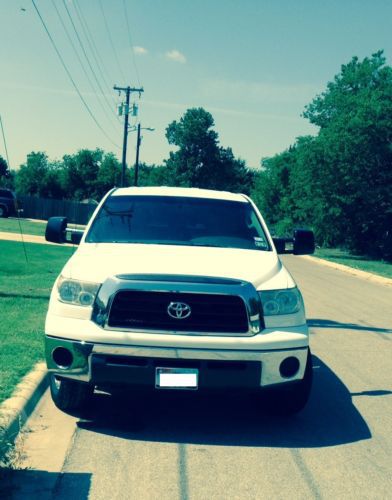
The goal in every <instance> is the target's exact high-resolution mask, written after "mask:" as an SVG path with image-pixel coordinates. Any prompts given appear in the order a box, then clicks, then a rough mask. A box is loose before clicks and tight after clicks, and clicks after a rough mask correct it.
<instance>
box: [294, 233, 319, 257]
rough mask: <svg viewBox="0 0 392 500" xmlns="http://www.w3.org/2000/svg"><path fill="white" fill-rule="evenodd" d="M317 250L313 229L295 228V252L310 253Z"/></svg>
mask: <svg viewBox="0 0 392 500" xmlns="http://www.w3.org/2000/svg"><path fill="white" fill-rule="evenodd" d="M314 251H315V241H314V234H313V231H310V230H308V229H295V230H294V238H293V254H294V255H308V254H312V253H314Z"/></svg>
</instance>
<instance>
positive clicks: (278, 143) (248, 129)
mask: <svg viewBox="0 0 392 500" xmlns="http://www.w3.org/2000/svg"><path fill="white" fill-rule="evenodd" d="M35 3H36V5H37V7H38V9H39V11H40V13H41V15H42V17H43V19H44V20H45V22H46V25H47V28H48V30H49V31H50V33H51V35H52V37H53V39H54V41H55V43H56V45H57V47H58V49H59V51H60V53H61V55H62V57H63V59H64V61H65V63H66V65H67V67H68V69H69V71H70V73H71V75H72V78H73V79H74V81H75V83H76V85H77V87H78V88H79V90H80V92H81V94H82V96H83V98H84V99H85V102H86V103H87V105H88V106H89V108H90V109H91V111H92V113H93V115H94V116H95V118H96V120H97V121H98V122H99V123H100V125H101V127H102V128H103V129H104V130H105V133H106V135H108V136H109V137H110V140H109V139H108V138H107V137H106V135H104V134H103V133H102V131H101V130H100V129H99V128H98V127H97V126H96V124H95V123H94V121H93V120H92V119H91V117H90V116H89V114H88V112H87V111H86V109H85V108H84V106H83V104H82V102H81V100H80V98H79V96H78V94H77V93H76V92H75V90H74V88H73V86H72V84H71V83H70V80H69V78H68V76H67V74H66V72H65V71H64V69H63V67H62V66H61V63H60V61H59V59H58V56H57V55H56V53H55V51H54V49H53V47H52V46H51V44H50V41H49V39H48V36H47V34H46V33H45V30H44V28H43V26H42V24H41V21H40V19H39V17H38V15H37V12H36V10H35V8H34V5H33V3H32V1H31V0H18V1H16V0H1V1H0V18H1V21H2V22H1V25H2V29H1V43H0V57H1V78H0V114H1V116H2V120H3V124H4V126H5V132H6V136H7V142H8V152H9V156H10V162H11V166H13V167H14V168H16V167H18V166H19V165H20V164H21V163H22V162H24V161H25V159H26V155H27V153H29V152H31V151H45V152H47V154H48V155H49V157H50V158H51V159H56V158H61V157H62V156H63V155H64V154H68V153H73V152H75V151H76V150H78V149H80V148H84V147H86V148H92V149H94V148H96V147H100V148H103V149H104V150H105V151H113V152H114V153H115V154H116V155H117V156H118V158H121V146H122V123H121V121H120V120H119V119H118V118H117V117H116V114H115V111H116V105H117V104H118V103H119V102H121V100H120V98H119V97H118V95H117V94H116V92H114V91H113V89H112V87H113V85H114V84H117V85H121V86H126V85H128V84H130V85H131V86H139V84H140V85H142V86H143V87H144V90H145V92H144V94H143V95H142V99H141V100H140V101H139V100H138V99H137V96H136V95H134V98H135V99H136V100H137V102H138V104H139V119H140V121H141V123H142V126H144V127H154V128H155V131H154V132H149V131H145V132H144V133H143V143H142V149H141V160H142V161H146V162H148V163H161V162H162V160H163V159H164V158H167V157H168V154H169V151H170V148H171V147H170V146H169V145H168V143H167V141H166V138H165V128H166V127H167V125H168V124H169V123H170V122H171V121H172V120H178V119H179V118H180V117H181V116H182V114H183V113H184V112H185V111H186V109H187V108H189V107H199V106H202V107H204V108H205V109H207V110H208V111H210V112H211V113H212V115H213V117H214V120H215V129H216V131H217V132H218V134H219V137H220V142H221V145H222V146H225V147H227V146H230V147H232V149H233V151H234V154H235V155H236V156H239V157H241V158H243V159H244V160H246V162H247V164H248V166H250V167H257V166H258V165H259V164H260V159H261V158H262V157H266V156H271V155H273V154H275V153H278V152H280V151H283V150H284V149H286V148H287V147H288V146H289V145H290V144H292V143H293V142H294V141H295V138H296V137H298V136H300V135H304V134H312V133H316V132H317V130H316V129H315V128H314V127H312V126H311V125H310V124H309V123H308V122H307V120H305V119H304V118H302V117H301V113H302V111H303V109H304V106H305V105H306V104H308V103H309V102H310V101H311V100H312V98H313V97H314V96H315V95H317V94H318V93H320V92H322V91H323V90H324V89H325V87H326V84H327V82H328V81H329V80H331V79H332V78H333V77H334V75H335V74H337V73H338V72H339V70H340V66H341V65H342V64H344V63H346V62H348V61H349V60H350V59H351V57H352V56H354V55H356V56H358V57H360V58H363V57H365V56H369V55H371V54H372V53H374V52H376V51H377V50H379V49H384V51H385V55H386V57H387V61H388V63H389V64H391V60H392V37H391V25H392V23H391V22H392V2H391V1H390V0H373V1H370V0H369V1H364V0H356V1H353V0H341V1H337V0H329V1H328V2H327V1H323V2H322V1H317V0H313V1H310V0H309V1H308V0H297V1H289V0H281V1H279V0H275V1H269V0H209V1H206V0H193V1H190V0H139V1H135V0H64V1H63V0H35ZM101 5H102V8H103V13H104V15H105V17H104V16H103V14H102V10H101ZM65 6H67V8H68V10H69V12H70V15H71V17H72V19H73V21H74V24H75V27H76V30H77V32H78V34H79V36H80V39H81V40H82V43H83V47H84V49H85V51H86V53H87V55H88V56H89V60H90V64H91V66H92V67H93V69H94V71H95V72H96V78H97V80H98V82H99V84H100V87H101V90H102V92H101V91H100V89H99V88H98V85H97V83H96V80H95V78H94V76H93V75H92V74H91V72H90V68H89V66H88V63H87V62H86V60H85V58H84V54H83V52H82V51H81V48H80V45H79V42H78V39H77V37H76V34H75V32H74V31H73V28H72V25H71V23H70V20H69V17H68V14H67V11H66V9H65ZM124 6H125V7H124ZM56 7H57V10H58V12H59V14H60V17H59V16H58V14H57V11H56ZM124 8H126V9H127V10H126V12H127V15H128V20H129V27H130V31H128V29H127V23H126V17H125V11H124ZM78 9H79V10H78ZM78 12H79V14H80V13H81V14H82V20H83V19H84V20H85V22H86V23H87V27H88V30H89V31H90V33H91V36H92V42H91V41H90V43H92V44H93V47H95V48H96V51H97V54H96V55H95V58H94V56H93V55H92V54H91V49H90V45H89V42H88V40H86V38H85V34H84V31H83V28H82V26H81V24H80V20H79V17H78ZM105 20H106V21H105ZM61 21H62V22H63V23H64V25H65V26H66V28H67V30H68V33H69V35H70V37H71V38H72V41H73V44H74V46H75V48H76V49H77V51H78V54H79V57H80V59H81V60H82V62H83V66H84V70H83V68H82V67H81V64H80V62H79V60H78V58H77V56H76V55H75V53H74V51H73V49H72V46H71V44H70V42H69V40H68V38H67V36H66V33H65V31H64V28H63V25H62V22H61ZM106 25H107V26H108V29H109V34H108V31H107V28H106ZM112 42H113V46H114V49H113V47H112ZM131 42H132V43H131ZM86 72H87V74H88V77H89V80H90V81H91V84H90V83H89V81H88V79H87V76H86ZM113 143H115V144H117V146H115V145H114V144H113ZM0 154H1V155H2V156H5V151H4V146H3V143H2V141H0ZM134 157H135V133H132V132H131V133H130V135H129V147H128V161H129V162H130V163H132V162H133V161H134Z"/></svg>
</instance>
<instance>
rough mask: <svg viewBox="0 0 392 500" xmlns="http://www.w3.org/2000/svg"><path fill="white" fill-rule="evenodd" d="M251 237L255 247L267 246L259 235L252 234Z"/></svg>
mask: <svg viewBox="0 0 392 500" xmlns="http://www.w3.org/2000/svg"><path fill="white" fill-rule="evenodd" d="M253 239H254V242H255V246H256V247H257V248H264V249H265V248H267V243H266V242H265V239H264V238H260V236H254V238H253Z"/></svg>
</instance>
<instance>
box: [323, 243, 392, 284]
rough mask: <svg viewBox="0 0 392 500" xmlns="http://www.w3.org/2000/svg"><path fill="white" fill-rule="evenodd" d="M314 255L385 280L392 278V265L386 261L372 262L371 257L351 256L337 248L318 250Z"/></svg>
mask: <svg viewBox="0 0 392 500" xmlns="http://www.w3.org/2000/svg"><path fill="white" fill-rule="evenodd" d="M314 255H315V257H320V258H321V259H325V260H330V261H332V262H337V263H338V264H344V265H345V266H349V267H354V268H355V269H360V270H361V271H367V272H368V273H374V274H378V275H379V276H384V277H385V278H392V264H388V263H387V262H384V261H380V260H372V259H370V258H369V257H362V256H358V255H351V254H350V253H349V252H347V251H345V250H339V249H337V248H335V249H334V248H319V249H317V250H316V253H315V254H314Z"/></svg>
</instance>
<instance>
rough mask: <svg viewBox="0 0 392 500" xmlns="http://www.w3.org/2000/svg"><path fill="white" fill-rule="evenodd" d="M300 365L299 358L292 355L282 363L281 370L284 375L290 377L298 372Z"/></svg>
mask: <svg viewBox="0 0 392 500" xmlns="http://www.w3.org/2000/svg"><path fill="white" fill-rule="evenodd" d="M299 366H300V364H299V361H298V359H297V358H294V357H293V356H291V357H290V358H286V359H285V360H283V361H282V362H281V363H280V367H279V371H280V374H281V376H282V377H284V378H290V377H294V375H296V374H297V373H298V370H299Z"/></svg>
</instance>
